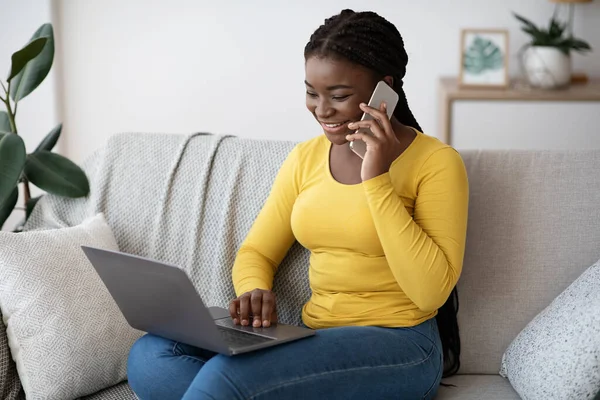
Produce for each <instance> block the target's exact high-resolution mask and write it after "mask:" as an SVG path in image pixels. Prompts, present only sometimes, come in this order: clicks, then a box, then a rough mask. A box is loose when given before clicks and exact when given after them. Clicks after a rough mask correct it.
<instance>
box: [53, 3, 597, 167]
mask: <svg viewBox="0 0 600 400" xmlns="http://www.w3.org/2000/svg"><path fill="white" fill-rule="evenodd" d="M55 5H56V7H57V10H56V11H57V15H58V21H59V23H60V27H61V41H59V44H58V45H59V46H62V53H63V55H64V71H63V72H64V77H65V79H64V86H63V87H62V98H63V101H64V103H63V104H62V110H63V112H62V114H63V115H62V120H63V121H64V123H65V131H66V133H67V136H68V140H67V142H66V148H65V150H66V153H67V155H68V156H70V157H71V158H73V159H75V160H76V161H79V160H82V159H83V158H84V157H85V156H87V155H88V154H89V153H90V152H91V151H92V150H93V149H95V148H97V147H99V146H101V145H102V144H103V143H104V142H105V140H106V139H107V137H108V136H109V135H111V134H113V133H115V132H121V131H148V132H150V131H152V132H173V133H176V132H177V133H178V132H194V131H210V132H214V133H229V134H236V135H239V136H246V137H254V138H273V139H274V138H278V139H288V140H302V139H306V138H309V137H312V136H315V135H317V134H319V133H320V131H319V127H318V126H317V125H316V123H315V122H314V121H313V119H312V117H311V116H310V115H309V114H308V112H307V111H306V110H305V108H304V85H303V78H304V60H303V48H304V45H305V43H306V42H307V41H308V39H309V36H310V34H311V33H312V32H313V31H314V30H315V29H316V28H317V27H318V26H319V25H320V24H321V23H322V22H323V20H324V19H325V18H327V17H329V16H331V15H333V14H335V13H338V12H339V11H340V10H341V9H342V8H344V7H349V8H353V9H355V10H364V9H372V10H374V11H376V12H379V13H380V14H382V15H383V16H385V17H386V18H388V19H389V20H391V21H392V22H393V23H394V24H396V26H397V27H398V29H399V30H400V32H401V33H402V35H403V36H404V38H405V42H406V47H407V50H408V53H409V57H410V62H409V66H408V74H407V76H406V79H405V88H406V91H407V95H408V99H409V103H410V105H411V107H412V108H413V112H414V113H415V115H416V116H417V118H418V120H419V121H420V123H421V125H422V126H423V129H424V130H425V131H426V132H427V133H429V134H432V135H436V136H437V135H438V133H437V131H436V130H437V126H438V125H437V99H436V94H437V80H438V78H439V77H440V76H442V75H456V74H457V73H458V48H459V37H460V35H459V33H460V29H461V28H466V27H469V28H473V27H481V28H490V27H498V28H508V29H510V31H511V37H510V48H511V49H512V50H513V51H512V52H513V53H516V50H517V49H518V48H519V47H520V46H521V45H522V44H523V43H524V42H525V40H526V36H525V34H523V33H522V32H520V30H519V25H518V24H517V22H516V21H515V19H514V18H513V17H512V15H511V11H512V10H514V11H517V12H519V13H521V14H523V15H525V16H528V17H530V18H532V19H533V20H534V21H536V22H538V23H546V22H547V21H548V20H549V18H550V15H551V14H552V10H553V7H554V4H553V3H551V2H550V1H548V0H527V1H521V0H486V1H481V0H454V1H448V0H429V1H413V0H385V1H384V0H370V1H365V0H362V1H360V0H344V1H342V0H334V1H333V0H332V1H322V0H321V1H317V0H302V1H299V0H295V1H289V2H282V1H276V0H270V1H266V0H265V1H245V0H230V1H227V2H217V1H208V0H203V1H199V0H171V1H169V2H166V1H159V0H127V1H122V0H86V1H78V0H56V3H55ZM598 21H600V2H598V1H597V2H596V3H595V4H594V3H591V4H584V5H580V6H578V7H577V12H576V33H577V34H580V35H581V36H583V37H584V38H585V39H587V40H588V41H590V42H591V44H592V46H593V47H594V48H595V49H596V52H595V53H593V54H592V55H591V56H586V57H581V56H576V57H575V60H574V65H575V68H576V69H578V70H584V71H587V72H589V73H591V74H592V75H594V74H595V75H596V76H598V74H600V57H599V55H600V24H599V23H598ZM511 71H512V73H513V74H514V73H515V72H516V71H517V67H516V62H515V59H514V57H513V59H511Z"/></svg>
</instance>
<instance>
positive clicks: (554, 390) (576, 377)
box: [500, 261, 600, 400]
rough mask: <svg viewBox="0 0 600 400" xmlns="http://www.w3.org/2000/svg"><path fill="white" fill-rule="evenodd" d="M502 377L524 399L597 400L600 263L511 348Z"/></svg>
mask: <svg viewBox="0 0 600 400" xmlns="http://www.w3.org/2000/svg"><path fill="white" fill-rule="evenodd" d="M500 375H502V376H504V377H506V378H508V379H509V381H510V383H511V384H512V386H513V387H514V388H515V390H516V391H517V393H519V395H521V397H522V398H524V399H542V398H543V399H557V400H562V399H565V400H566V399H575V398H577V399H591V398H593V397H594V395H595V394H596V393H598V391H599V390H600V261H598V262H596V263H595V264H594V265H592V266H591V267H590V268H588V269H587V270H586V271H585V272H584V273H583V274H582V275H581V276H580V277H579V278H577V280H575V282H573V284H571V285H570V286H569V287H568V288H567V289H566V290H565V291H564V292H562V293H561V294H560V295H559V296H558V297H557V298H556V299H554V301H553V302H552V303H551V304H550V305H549V306H548V307H546V308H545V309H544V310H543V311H542V312H541V313H540V314H538V315H537V316H536V317H535V318H534V319H533V320H532V321H531V322H530V323H529V324H527V326H526V327H525V329H523V330H522V331H521V333H519V335H518V336H517V337H516V338H515V340H513V342H512V343H511V344H510V346H509V347H508V349H507V350H506V353H504V356H503V358H502V368H501V370H500Z"/></svg>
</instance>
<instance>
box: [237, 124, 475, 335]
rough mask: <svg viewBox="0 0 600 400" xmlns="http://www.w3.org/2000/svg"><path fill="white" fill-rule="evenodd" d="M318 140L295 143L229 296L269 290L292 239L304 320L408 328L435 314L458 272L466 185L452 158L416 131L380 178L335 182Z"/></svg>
mask: <svg viewBox="0 0 600 400" xmlns="http://www.w3.org/2000/svg"><path fill="white" fill-rule="evenodd" d="M330 147H331V144H330V142H329V141H328V140H327V138H326V137H325V136H324V135H321V136H319V137H316V138H314V139H311V140H309V141H306V142H303V143H300V144H298V145H297V146H296V147H295V148H294V149H293V150H292V151H291V152H290V154H289V156H288V157H287V159H286V161H285V162H284V163H283V165H282V167H281V169H280V171H279V173H278V175H277V177H276V179H275V182H274V184H273V188H272V190H271V193H270V195H269V197H268V199H267V201H266V202H265V205H264V207H263V209H262V210H261V212H260V214H259V215H258V217H257V219H256V221H255V222H254V225H253V226H252V229H251V230H250V232H249V234H248V236H247V238H246V240H245V241H244V243H243V244H242V246H241V248H240V250H239V253H238V255H237V258H236V261H235V264H234V267H233V282H234V286H235V290H236V293H237V294H238V295H240V294H242V293H245V292H248V291H251V290H253V289H256V288H259V289H271V288H272V283H273V276H274V274H275V271H276V270H277V266H278V265H279V263H280V262H281V260H282V259H283V258H284V256H285V255H286V253H287V251H288V249H289V248H290V246H291V245H292V244H293V243H294V240H297V241H298V242H299V243H300V244H302V245H303V246H304V247H306V248H307V249H309V250H310V252H311V257H310V268H309V279H310V287H311V289H312V296H311V298H310V300H309V301H308V302H307V303H306V304H305V305H304V307H303V310H302V318H303V321H304V323H305V324H306V325H307V326H309V327H311V328H314V329H319V328H328V327H334V326H346V325H375V326H384V327H400V326H414V325H417V324H419V323H421V322H423V321H426V320H428V319H430V318H432V317H434V316H435V315H436V314H437V309H438V308H439V307H441V306H442V305H443V304H444V302H445V301H446V299H447V298H448V296H449V295H450V292H451V290H452V289H453V288H454V286H455V285H456V282H457V281H458V278H459V276H460V273H461V269H462V261H463V255H464V248H465V236H466V228H467V209H468V182H467V174H466V170H465V167H464V164H463V161H462V159H461V157H460V155H459V154H458V153H457V152H456V151H455V150H454V149H452V148H451V147H449V146H447V145H445V144H443V143H441V142H440V141H439V140H437V139H436V138H433V137H431V136H427V135H425V134H423V133H420V132H418V133H417V136H416V138H415V139H414V141H413V142H412V143H411V145H410V146H409V147H408V148H407V149H406V150H405V151H404V152H403V153H402V154H401V155H400V156H399V157H398V158H397V159H396V160H395V161H394V162H393V164H392V166H391V167H390V171H389V172H388V173H385V174H383V175H380V176H377V177H375V178H373V179H370V180H368V181H365V182H362V183H361V184H356V185H345V184H341V183H339V182H337V181H336V180H335V179H334V178H333V176H332V175H331V172H330V169H329V151H330Z"/></svg>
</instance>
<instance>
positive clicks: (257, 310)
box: [229, 289, 277, 328]
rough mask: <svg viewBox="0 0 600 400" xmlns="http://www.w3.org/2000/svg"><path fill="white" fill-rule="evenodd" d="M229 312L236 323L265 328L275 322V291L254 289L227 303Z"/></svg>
mask: <svg viewBox="0 0 600 400" xmlns="http://www.w3.org/2000/svg"><path fill="white" fill-rule="evenodd" d="M229 314H230V315H231V318H232V319H233V323H234V324H236V325H240V324H241V325H243V326H248V325H250V322H252V326H253V327H255V328H259V327H261V326H263V327H265V328H267V327H269V326H271V324H276V323H277V309H276V307H275V293H273V292H272V291H270V290H262V289H254V290H253V291H251V292H246V293H244V294H242V295H241V296H240V297H238V298H236V299H233V300H231V303H229Z"/></svg>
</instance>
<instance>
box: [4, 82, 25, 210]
mask: <svg viewBox="0 0 600 400" xmlns="http://www.w3.org/2000/svg"><path fill="white" fill-rule="evenodd" d="M2 88H3V89H4V91H5V92H6V100H4V104H6V111H8V123H9V124H10V130H11V131H12V133H14V134H15V135H18V134H19V133H18V131H17V124H16V122H15V115H16V112H17V103H16V102H15V111H14V112H13V110H12V108H11V106H10V95H9V94H8V93H10V82H8V90H7V89H6V88H4V85H2ZM23 197H24V199H23V200H24V205H25V209H27V203H28V202H29V199H31V191H30V190H29V180H28V179H27V178H23Z"/></svg>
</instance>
